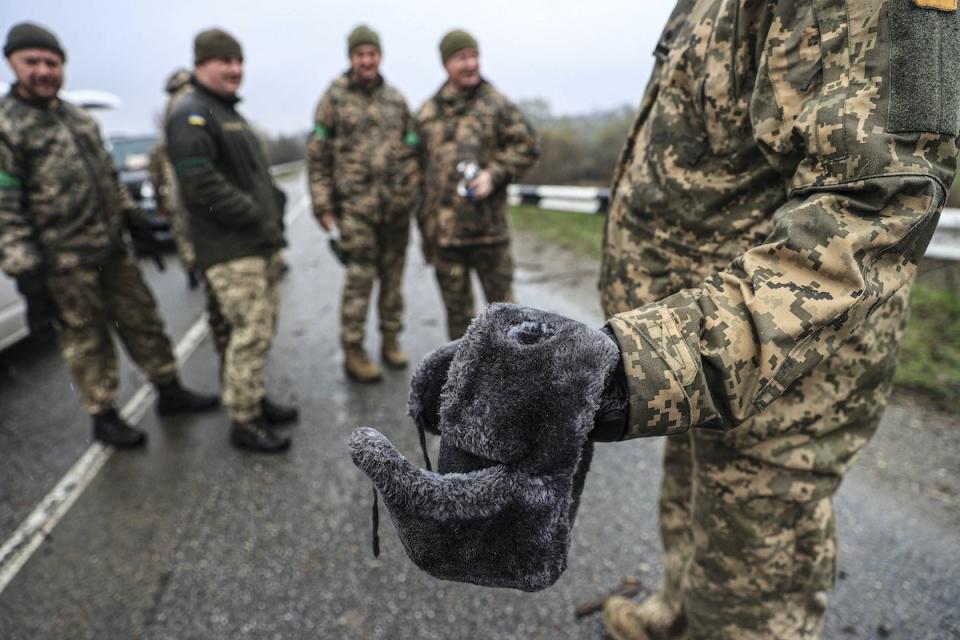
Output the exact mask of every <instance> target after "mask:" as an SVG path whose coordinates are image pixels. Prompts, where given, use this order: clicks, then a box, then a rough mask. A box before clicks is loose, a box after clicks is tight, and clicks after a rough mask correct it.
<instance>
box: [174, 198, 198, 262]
mask: <svg viewBox="0 0 960 640" xmlns="http://www.w3.org/2000/svg"><path fill="white" fill-rule="evenodd" d="M169 213H170V227H171V229H172V230H173V238H174V240H175V241H176V243H177V256H178V257H179V258H180V264H181V265H182V266H183V270H184V271H188V272H189V271H193V270H194V269H195V268H196V266H197V254H196V253H195V252H194V250H193V242H192V241H191V240H190V221H189V220H188V218H187V212H186V211H185V210H184V209H183V208H180V207H177V208H176V209H173V210H172V211H170V212H169Z"/></svg>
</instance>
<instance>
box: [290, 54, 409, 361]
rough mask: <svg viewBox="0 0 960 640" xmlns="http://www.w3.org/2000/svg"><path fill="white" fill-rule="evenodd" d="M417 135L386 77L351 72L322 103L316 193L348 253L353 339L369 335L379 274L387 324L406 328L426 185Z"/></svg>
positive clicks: (347, 310)
mask: <svg viewBox="0 0 960 640" xmlns="http://www.w3.org/2000/svg"><path fill="white" fill-rule="evenodd" d="M417 143H418V139H417V136H416V133H415V132H414V131H413V122H412V118H411V116H410V110H409V108H408V107H407V103H406V101H405V100H404V98H403V96H402V95H401V94H400V92H399V91H397V90H396V89H394V88H393V87H392V86H390V85H389V84H387V83H386V82H384V81H383V79H382V78H381V80H380V82H379V84H377V85H375V86H373V87H365V86H363V85H361V84H359V83H356V82H354V81H353V80H352V75H351V73H350V72H347V73H345V74H343V75H342V76H340V77H339V78H337V79H336V80H335V81H334V82H333V83H332V84H331V85H330V87H329V88H328V89H327V91H326V93H324V95H323V97H322V98H321V99H320V103H319V104H318V105H317V110H316V116H315V125H314V132H313V135H312V136H311V138H310V141H309V143H308V146H307V160H308V165H307V166H308V171H309V180H310V195H311V198H312V200H313V211H314V215H315V216H316V217H317V219H318V220H319V219H320V218H321V217H322V216H323V215H324V214H326V213H333V214H334V215H336V217H337V221H338V225H339V226H340V236H341V248H342V249H343V250H344V252H345V253H346V254H347V256H348V257H347V274H346V280H345V282H344V287H343V294H342V301H341V307H340V308H341V316H340V323H341V324H340V330H341V335H340V338H341V341H342V343H343V344H345V345H346V344H351V345H356V344H362V343H363V337H364V329H365V326H366V317H367V308H368V306H369V302H370V292H371V290H372V287H373V283H374V280H377V279H379V280H380V293H379V301H378V313H379V317H380V329H381V331H382V332H384V333H399V332H400V330H401V329H402V328H403V267H404V259H405V256H406V247H407V242H408V239H409V226H410V223H409V221H410V213H411V211H412V210H413V208H414V206H415V204H416V201H417V199H418V197H419V187H420V170H419V166H418V158H417V152H416V147H417Z"/></svg>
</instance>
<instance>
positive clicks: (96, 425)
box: [93, 409, 147, 449]
mask: <svg viewBox="0 0 960 640" xmlns="http://www.w3.org/2000/svg"><path fill="white" fill-rule="evenodd" d="M93 438H94V439H95V440H99V441H100V442H103V443H106V444H109V445H113V446H114V447H116V448H118V449H131V448H133V447H141V446H143V445H144V444H146V442H147V434H146V433H144V432H143V431H141V430H140V429H136V428H134V427H131V426H130V425H129V424H127V423H126V421H124V419H123V418H121V417H120V415H119V414H118V413H117V410H116V409H108V410H107V411H104V412H103V413H97V414H94V415H93Z"/></svg>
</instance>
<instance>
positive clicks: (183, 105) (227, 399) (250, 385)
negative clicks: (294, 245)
mask: <svg viewBox="0 0 960 640" xmlns="http://www.w3.org/2000/svg"><path fill="white" fill-rule="evenodd" d="M194 60H195V71H194V78H193V79H192V80H191V83H192V86H193V90H192V91H189V92H188V93H186V94H185V95H184V96H183V97H182V98H181V99H180V100H179V101H177V102H176V104H175V105H174V107H173V110H172V111H171V113H170V115H169V117H168V119H167V132H166V133H167V137H166V139H167V153H168V155H169V157H170V161H171V162H172V164H173V167H174V170H175V171H176V173H177V180H178V184H179V186H180V195H181V198H182V200H183V204H184V206H185V207H186V209H187V212H188V215H189V226H190V231H191V235H192V239H193V245H194V249H195V251H196V259H197V268H199V269H201V270H203V273H204V277H205V278H206V281H207V284H208V287H209V293H210V295H211V296H213V298H214V300H215V303H216V304H217V306H218V307H219V310H220V311H221V312H222V314H223V318H224V319H225V321H226V323H227V325H228V326H229V335H228V339H227V344H226V345H225V352H224V359H223V372H222V377H223V403H224V405H225V406H226V407H227V410H228V412H229V413H230V418H231V421H232V427H231V431H230V440H231V442H232V443H233V444H234V445H235V446H237V447H240V448H246V449H252V450H255V451H263V452H277V451H282V450H284V449H286V448H287V447H289V445H290V438H289V436H288V435H287V434H284V433H282V432H280V431H278V430H277V429H275V427H276V426H277V425H280V424H284V423H287V422H292V421H294V420H296V419H297V410H296V409H295V408H293V407H285V406H282V405H279V404H277V403H274V402H272V401H271V400H269V399H268V398H267V397H266V393H265V390H264V369H265V365H266V359H267V354H268V352H269V350H270V344H271V343H272V341H273V335H274V331H275V328H276V315H277V279H278V278H279V274H278V263H277V261H276V260H275V256H276V253H277V252H278V251H280V250H281V249H282V248H283V247H284V246H285V244H286V243H285V242H284V239H283V203H284V201H285V197H284V195H283V192H282V191H280V190H279V189H278V188H277V186H276V185H275V184H274V182H273V178H272V177H271V176H270V171H269V167H268V165H267V160H266V157H265V156H264V154H263V150H262V149H261V146H260V143H259V141H258V140H257V137H256V135H255V134H254V132H253V130H252V129H251V127H250V125H248V124H247V122H246V120H244V119H243V117H242V116H241V115H240V114H239V113H237V111H236V109H235V108H234V107H235V105H236V103H237V102H238V101H239V98H238V97H237V90H238V89H239V88H240V83H241V82H242V80H243V52H242V50H241V48H240V43H239V42H237V40H236V39H235V38H234V37H233V36H231V35H230V34H228V33H226V32H224V31H222V30H220V29H209V30H207V31H203V32H201V33H200V34H198V35H197V37H196V39H195V41H194Z"/></svg>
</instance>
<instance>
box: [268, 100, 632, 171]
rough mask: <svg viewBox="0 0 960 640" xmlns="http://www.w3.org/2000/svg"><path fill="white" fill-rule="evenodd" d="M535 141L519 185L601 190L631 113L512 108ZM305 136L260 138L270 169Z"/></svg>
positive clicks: (299, 155)
mask: <svg viewBox="0 0 960 640" xmlns="http://www.w3.org/2000/svg"><path fill="white" fill-rule="evenodd" d="M517 104H518V106H519V107H520V108H521V109H523V112H524V113H525V114H526V115H527V117H528V118H529V119H530V122H531V123H532V124H533V126H534V127H535V128H536V130H537V133H538V134H539V136H540V146H541V151H542V155H541V157H540V162H538V163H537V164H536V165H535V166H534V167H533V169H531V170H530V171H529V172H527V174H526V175H525V176H523V179H522V182H524V183H526V184H574V185H592V186H601V187H605V186H608V185H609V184H610V180H611V178H612V177H613V170H614V168H615V167H616V164H617V158H618V157H619V156H620V149H622V148H623V143H624V141H625V140H626V139H627V133H629V130H630V125H631V124H632V122H633V117H634V109H633V108H632V107H628V106H623V107H620V108H618V109H611V110H609V111H596V112H593V113H589V114H584V115H573V116H558V115H554V114H553V113H552V112H551V110H550V105H549V103H547V101H546V100H542V99H532V100H521V101H520V102H518V103H517ZM308 135H309V133H308V132H303V133H295V134H280V135H277V136H270V137H266V136H265V140H264V144H265V146H266V149H267V157H268V159H269V161H270V163H271V164H283V163H285V162H294V161H296V160H302V159H303V158H304V157H305V154H306V141H307V137H308Z"/></svg>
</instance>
